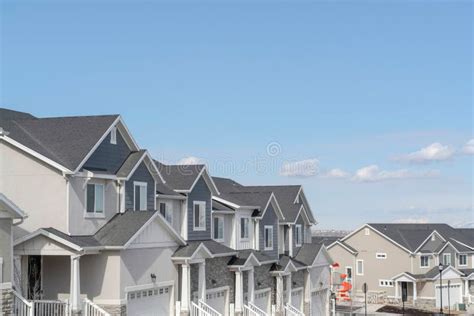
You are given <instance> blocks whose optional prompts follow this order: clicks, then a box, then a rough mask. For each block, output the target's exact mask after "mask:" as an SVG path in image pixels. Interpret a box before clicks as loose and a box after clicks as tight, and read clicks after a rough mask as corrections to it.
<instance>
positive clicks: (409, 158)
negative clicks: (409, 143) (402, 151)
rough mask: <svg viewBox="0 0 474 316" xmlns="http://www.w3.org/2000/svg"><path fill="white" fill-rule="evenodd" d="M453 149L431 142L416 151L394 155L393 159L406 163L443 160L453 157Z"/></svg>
mask: <svg viewBox="0 0 474 316" xmlns="http://www.w3.org/2000/svg"><path fill="white" fill-rule="evenodd" d="M454 153H455V150H454V149H453V148H451V147H449V146H445V145H442V144H440V143H433V144H431V145H429V146H426V147H423V148H421V149H420V150H418V151H415V152H412V153H410V154H407V155H402V156H400V157H396V158H395V160H397V161H401V162H408V163H426V162H431V161H444V160H448V159H450V158H452V157H453V155H454Z"/></svg>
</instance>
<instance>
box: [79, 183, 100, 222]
mask: <svg viewBox="0 0 474 316" xmlns="http://www.w3.org/2000/svg"><path fill="white" fill-rule="evenodd" d="M89 184H90V185H94V186H96V185H100V186H101V187H102V190H103V200H102V209H103V212H102V213H97V212H96V210H95V201H94V212H88V211H87V186H88V185H89ZM94 190H95V188H94ZM84 218H105V184H104V183H98V182H92V181H89V182H88V183H87V184H86V186H85V192H84Z"/></svg>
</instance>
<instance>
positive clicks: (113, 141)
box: [110, 127, 117, 145]
mask: <svg viewBox="0 0 474 316" xmlns="http://www.w3.org/2000/svg"><path fill="white" fill-rule="evenodd" d="M110 143H111V144H112V145H117V127H114V128H112V131H111V132H110Z"/></svg>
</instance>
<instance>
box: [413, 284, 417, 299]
mask: <svg viewBox="0 0 474 316" xmlns="http://www.w3.org/2000/svg"><path fill="white" fill-rule="evenodd" d="M415 301H416V282H413V303H414V302H415Z"/></svg>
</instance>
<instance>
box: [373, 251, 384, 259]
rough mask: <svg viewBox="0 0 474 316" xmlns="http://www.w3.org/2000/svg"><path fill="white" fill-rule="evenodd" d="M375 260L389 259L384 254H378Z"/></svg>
mask: <svg viewBox="0 0 474 316" xmlns="http://www.w3.org/2000/svg"><path fill="white" fill-rule="evenodd" d="M375 258H377V259H387V254H386V253H383V252H377V253H376V254H375Z"/></svg>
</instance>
